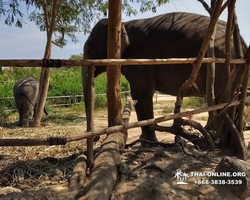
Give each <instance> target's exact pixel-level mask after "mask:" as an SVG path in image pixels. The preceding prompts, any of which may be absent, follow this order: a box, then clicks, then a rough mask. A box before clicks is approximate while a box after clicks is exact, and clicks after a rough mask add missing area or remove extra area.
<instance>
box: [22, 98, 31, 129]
mask: <svg viewBox="0 0 250 200" xmlns="http://www.w3.org/2000/svg"><path fill="white" fill-rule="evenodd" d="M32 108H33V106H32V105H31V103H30V102H27V100H26V102H24V104H23V115H22V126H23V127H28V126H29V117H30V113H31V111H32Z"/></svg>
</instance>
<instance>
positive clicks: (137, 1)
mask: <svg viewBox="0 0 250 200" xmlns="http://www.w3.org/2000/svg"><path fill="white" fill-rule="evenodd" d="M44 2H46V9H47V11H48V18H49V21H51V17H52V14H51V13H52V7H53V6H52V4H53V1H33V0H25V1H23V0H20V1H18V0H0V17H1V16H2V15H4V16H5V15H7V17H6V20H5V24H7V25H12V24H14V23H15V25H16V26H17V27H20V28H21V27H22V26H23V23H24V21H23V18H24V14H23V13H22V12H21V11H20V5H19V3H20V4H27V5H28V6H27V9H29V8H31V9H32V10H33V12H31V13H30V15H29V16H28V19H29V20H30V21H32V22H35V24H36V25H37V26H38V27H39V29H40V31H46V23H45V20H44V10H43V9H42V8H43V6H42V4H43V3H44ZM59 2H60V5H59V10H58V14H57V17H56V24H55V28H54V30H53V33H54V37H55V39H54V40H55V42H56V43H58V44H60V45H61V46H65V45H66V44H67V39H66V38H70V39H71V40H72V41H73V42H78V40H77V37H76V35H77V34H76V33H79V32H84V33H85V34H86V33H89V32H90V31H91V27H92V26H93V24H95V23H96V22H97V20H99V19H100V18H103V17H104V16H105V17H107V13H108V0H103V1H100V0H84V1H82V0H69V1H59ZM167 2H169V0H124V1H122V12H123V13H125V14H126V15H127V16H131V15H136V14H137V13H138V11H137V10H136V7H139V11H140V12H146V11H152V12H156V10H157V7H159V6H161V5H163V4H165V3H167ZM138 5H139V6H138Z"/></svg>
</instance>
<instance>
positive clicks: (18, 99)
mask: <svg viewBox="0 0 250 200" xmlns="http://www.w3.org/2000/svg"><path fill="white" fill-rule="evenodd" d="M14 98H15V102H16V106H17V110H18V114H19V122H18V123H19V126H21V127H22V119H23V96H14Z"/></svg>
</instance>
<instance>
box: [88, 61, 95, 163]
mask: <svg viewBox="0 0 250 200" xmlns="http://www.w3.org/2000/svg"><path fill="white" fill-rule="evenodd" d="M88 82H89V84H88V88H87V92H88V101H87V102H88V105H86V108H87V109H86V118H87V131H89V132H92V131H93V130H94V116H93V114H94V93H95V88H94V66H88ZM93 144H94V137H93V136H92V137H90V138H88V139H87V155H86V156H87V165H88V166H90V165H91V164H92V162H93V157H94V148H93Z"/></svg>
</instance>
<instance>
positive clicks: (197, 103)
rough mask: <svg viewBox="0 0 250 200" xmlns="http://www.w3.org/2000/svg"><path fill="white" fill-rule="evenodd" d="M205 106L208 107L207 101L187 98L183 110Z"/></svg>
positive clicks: (198, 98)
mask: <svg viewBox="0 0 250 200" xmlns="http://www.w3.org/2000/svg"><path fill="white" fill-rule="evenodd" d="M204 106H206V101H205V100H204V98H201V97H186V98H184V100H183V104H182V108H201V107H204Z"/></svg>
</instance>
